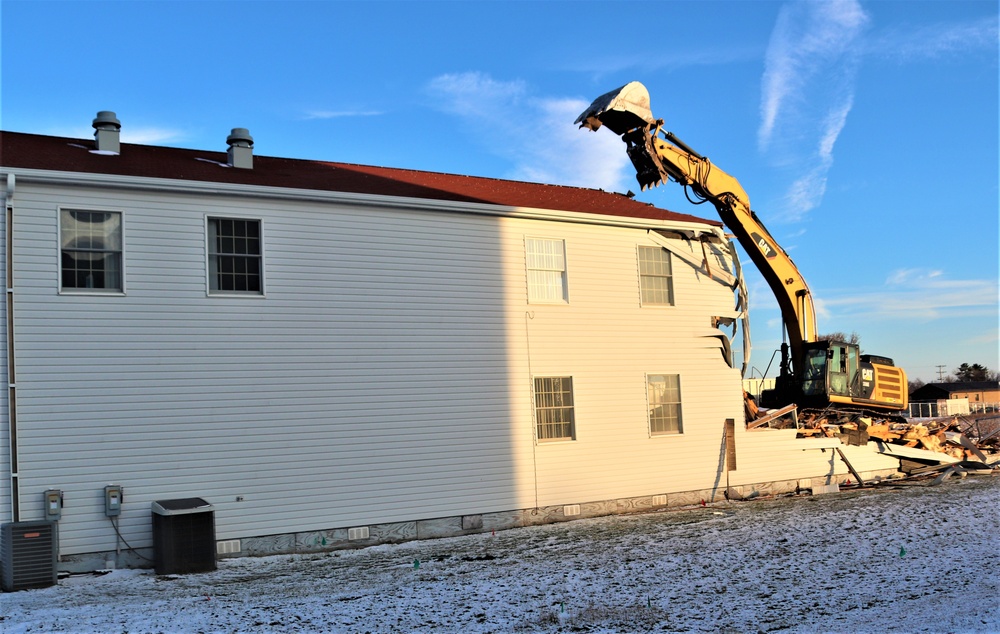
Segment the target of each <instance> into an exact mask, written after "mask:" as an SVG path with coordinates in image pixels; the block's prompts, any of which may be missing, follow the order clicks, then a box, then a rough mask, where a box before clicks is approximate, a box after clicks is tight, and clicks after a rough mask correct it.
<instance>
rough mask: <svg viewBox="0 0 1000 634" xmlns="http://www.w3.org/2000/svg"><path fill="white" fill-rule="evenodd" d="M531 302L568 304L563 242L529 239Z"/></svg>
mask: <svg viewBox="0 0 1000 634" xmlns="http://www.w3.org/2000/svg"><path fill="white" fill-rule="evenodd" d="M524 250H525V260H526V261H527V264H528V301H529V302H551V303H560V302H563V303H565V302H568V301H569V295H568V294H567V293H566V249H565V245H564V243H563V241H562V240H548V239H544V238H527V239H526V240H525V242H524Z"/></svg>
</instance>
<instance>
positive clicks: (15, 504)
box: [3, 174, 21, 522]
mask: <svg viewBox="0 0 1000 634" xmlns="http://www.w3.org/2000/svg"><path fill="white" fill-rule="evenodd" d="M16 184H17V179H16V178H15V177H14V175H13V174H7V188H6V190H4V196H3V197H4V220H5V222H6V227H5V231H4V259H5V266H6V268H7V270H6V285H7V286H6V288H7V293H6V312H7V440H8V448H7V449H8V453H7V455H8V457H9V459H10V518H11V521H12V522H19V521H21V504H20V497H21V493H20V487H19V486H18V454H17V398H16V392H17V389H16V384H15V379H14V376H15V375H14V255H13V250H14V237H13V232H14V220H13V217H14V189H15V187H16Z"/></svg>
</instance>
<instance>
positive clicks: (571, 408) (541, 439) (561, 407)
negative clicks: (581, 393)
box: [531, 374, 577, 444]
mask: <svg viewBox="0 0 1000 634" xmlns="http://www.w3.org/2000/svg"><path fill="white" fill-rule="evenodd" d="M540 381H560V382H567V381H568V382H569V390H568V394H569V400H570V403H569V404H568V405H567V404H565V402H564V401H562V399H560V398H552V399H543V398H540V396H541V395H543V394H552V395H556V394H565V393H567V392H566V386H565V384H563V383H560V386H559V387H560V388H561V390H560V391H559V392H556V391H554V390H553V389H550V390H548V391H541V390H539V387H540V386H539V382H540ZM554 387H555V386H554V385H552V386H550V388H554ZM531 404H532V407H533V410H532V411H533V412H534V422H535V441H536V442H538V443H539V444H549V443H558V442H573V441H575V440H576V437H577V434H576V395H575V389H574V387H573V377H572V375H568V374H567V375H561V376H555V375H545V376H536V377H532V382H531ZM567 411H568V413H569V421H565V420H559V421H553V420H550V419H551V418H553V416H550V415H549V414H550V413H552V414H555V417H556V418H562V416H561V415H560V414H559V413H557V412H561V413H562V414H565V413H566V412H567ZM543 425H545V426H546V427H547V428H552V427H555V426H563V425H569V432H570V434H569V435H568V436H549V435H547V434H543V433H540V431H541V428H542V426H543Z"/></svg>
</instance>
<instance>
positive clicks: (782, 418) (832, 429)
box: [747, 405, 1000, 470]
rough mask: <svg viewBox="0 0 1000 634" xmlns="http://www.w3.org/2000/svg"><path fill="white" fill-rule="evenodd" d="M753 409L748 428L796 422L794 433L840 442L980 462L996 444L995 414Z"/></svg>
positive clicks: (999, 443)
mask: <svg viewBox="0 0 1000 634" xmlns="http://www.w3.org/2000/svg"><path fill="white" fill-rule="evenodd" d="M754 413H755V414H756V416H755V419H748V422H747V429H756V428H761V427H768V428H770V429H788V428H796V429H797V430H798V431H797V436H798V437H799V438H811V437H812V438H814V437H827V438H839V439H840V441H841V442H842V443H844V444H845V445H858V446H864V445H867V444H868V442H869V441H871V440H877V441H881V442H882V443H888V444H891V445H894V446H901V447H909V448H913V449H920V450H923V451H928V452H934V453H938V454H944V455H946V456H950V457H951V458H952V459H953V460H958V461H972V462H977V463H980V464H982V463H987V462H989V460H988V459H987V454H988V453H996V452H997V451H998V450H1000V416H993V417H986V418H982V419H968V418H962V417H955V418H948V419H940V420H922V421H919V422H911V421H907V420H906V419H904V418H901V417H885V418H876V417H874V416H872V415H870V414H862V413H857V412H849V411H844V410H834V409H832V408H831V409H825V410H801V411H799V410H797V407H796V406H795V405H789V406H787V407H784V408H781V409H778V410H762V411H760V412H754ZM993 458H994V460H995V459H996V456H994V457H993ZM927 460H928V461H933V456H929V455H928V456H927ZM953 460H949V462H952V461H953ZM918 466H923V465H919V464H918ZM904 470H905V469H904Z"/></svg>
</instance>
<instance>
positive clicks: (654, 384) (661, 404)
mask: <svg viewBox="0 0 1000 634" xmlns="http://www.w3.org/2000/svg"><path fill="white" fill-rule="evenodd" d="M646 395H647V399H648V400H649V433H650V434H651V435H653V436H660V435H663V434H680V433H683V432H684V425H683V421H682V420H681V377H680V375H679V374H650V375H648V376H646Z"/></svg>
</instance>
